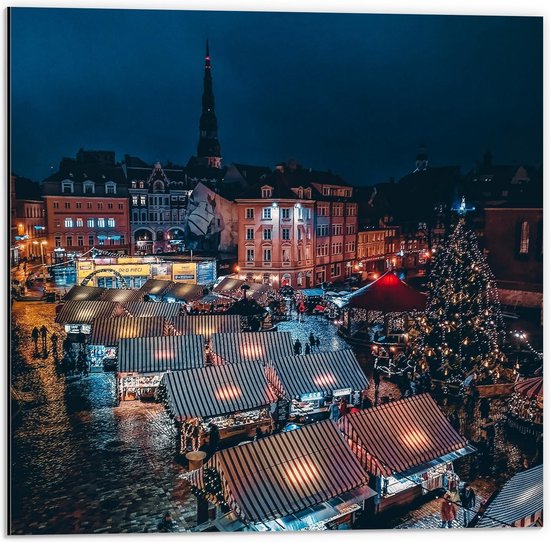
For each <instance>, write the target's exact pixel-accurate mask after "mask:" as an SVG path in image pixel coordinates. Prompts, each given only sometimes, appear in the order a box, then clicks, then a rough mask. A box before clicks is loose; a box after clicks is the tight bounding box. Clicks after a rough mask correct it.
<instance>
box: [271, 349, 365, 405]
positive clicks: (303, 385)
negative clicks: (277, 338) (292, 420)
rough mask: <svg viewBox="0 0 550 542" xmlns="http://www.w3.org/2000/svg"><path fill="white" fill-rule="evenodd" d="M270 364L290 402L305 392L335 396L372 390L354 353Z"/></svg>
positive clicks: (294, 358)
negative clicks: (336, 394)
mask: <svg viewBox="0 0 550 542" xmlns="http://www.w3.org/2000/svg"><path fill="white" fill-rule="evenodd" d="M270 362H272V363H273V365H274V367H275V370H276V372H277V374H278V375H279V378H280V380H281V383H282V385H283V387H284V390H285V392H286V393H287V396H288V397H289V398H291V399H292V398H295V397H298V396H300V395H303V394H304V393H313V392H319V391H321V392H324V393H332V392H333V391H334V390H342V389H347V388H350V389H351V390H353V391H362V390H366V389H367V388H368V387H369V381H368V379H367V377H366V376H365V373H364V372H363V369H361V367H360V365H359V363H358V362H357V359H356V358H355V355H354V354H353V352H352V351H351V350H336V351H330V352H319V353H315V354H307V355H304V356H294V355H293V356H289V357H284V358H271V359H270Z"/></svg>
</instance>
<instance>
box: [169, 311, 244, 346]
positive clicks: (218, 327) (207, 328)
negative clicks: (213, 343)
mask: <svg viewBox="0 0 550 542" xmlns="http://www.w3.org/2000/svg"><path fill="white" fill-rule="evenodd" d="M171 326H172V329H173V331H174V335H202V336H203V337H204V338H205V339H206V341H207V342H210V339H211V338H212V335H214V334H216V333H240V332H241V319H240V317H239V316H237V315H236V314H198V315H190V316H187V315H186V316H176V317H175V318H173V319H172V322H171Z"/></svg>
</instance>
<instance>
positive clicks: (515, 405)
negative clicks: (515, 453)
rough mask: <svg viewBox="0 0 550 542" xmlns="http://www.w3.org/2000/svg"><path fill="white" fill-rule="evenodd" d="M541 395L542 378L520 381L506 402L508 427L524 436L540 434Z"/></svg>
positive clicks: (541, 420)
mask: <svg viewBox="0 0 550 542" xmlns="http://www.w3.org/2000/svg"><path fill="white" fill-rule="evenodd" d="M543 393H544V386H543V379H542V376H536V377H534V378H526V379H525V380H520V381H519V382H518V383H517V384H516V385H515V386H514V393H513V394H512V397H510V400H509V401H508V411H507V413H506V417H507V422H508V425H509V426H510V427H512V428H513V429H515V430H517V431H519V432H520V433H523V434H524V435H533V436H538V435H540V434H542V429H543V413H544V409H543Z"/></svg>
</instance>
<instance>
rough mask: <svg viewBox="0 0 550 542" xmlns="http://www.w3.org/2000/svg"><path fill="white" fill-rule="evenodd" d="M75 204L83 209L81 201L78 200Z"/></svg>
mask: <svg viewBox="0 0 550 542" xmlns="http://www.w3.org/2000/svg"><path fill="white" fill-rule="evenodd" d="M75 205H76V208H77V209H82V203H81V202H80V201H77V202H76V203H75Z"/></svg>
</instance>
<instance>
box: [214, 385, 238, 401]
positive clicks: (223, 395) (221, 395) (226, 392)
mask: <svg viewBox="0 0 550 542" xmlns="http://www.w3.org/2000/svg"><path fill="white" fill-rule="evenodd" d="M215 395H216V399H218V400H219V401H231V400H232V399H237V398H238V397H240V396H241V395H242V390H241V388H240V387H239V386H236V385H235V384H228V385H227V386H224V387H223V388H218V389H217V390H216V393H215Z"/></svg>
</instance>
